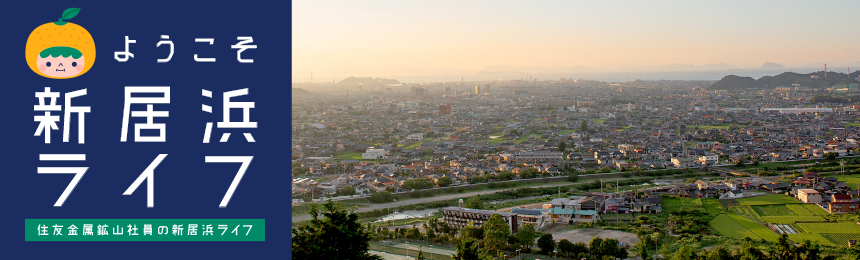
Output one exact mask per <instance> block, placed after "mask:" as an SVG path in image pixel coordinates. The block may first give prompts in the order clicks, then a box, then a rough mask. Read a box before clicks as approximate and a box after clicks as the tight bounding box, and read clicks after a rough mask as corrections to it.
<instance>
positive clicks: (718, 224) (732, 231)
mask: <svg viewBox="0 0 860 260" xmlns="http://www.w3.org/2000/svg"><path fill="white" fill-rule="evenodd" d="M708 225H709V226H711V227H713V228H714V229H715V230H717V232H720V234H722V235H723V236H727V237H732V238H738V239H742V238H744V237H749V238H752V239H761V237H759V236H758V235H756V234H755V233H753V232H752V231H750V230H749V229H747V228H745V227H744V226H742V225H741V224H740V223H738V222H737V221H735V220H734V219H732V218H731V217H729V215H727V214H721V215H719V216H717V217H716V218H714V219H713V220H711V222H708Z"/></svg>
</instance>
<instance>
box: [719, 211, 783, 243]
mask: <svg viewBox="0 0 860 260" xmlns="http://www.w3.org/2000/svg"><path fill="white" fill-rule="evenodd" d="M729 217H730V218H732V219H734V220H735V221H736V222H737V223H738V224H741V226H743V227H745V228H747V229H749V230H750V231H751V232H753V233H754V234H756V235H758V236H759V237H760V238H764V239H765V240H767V241H771V242H774V241H777V240H778V239H779V235H777V234H776V233H775V232H773V230H770V228H768V227H766V226H764V225H762V224H759V223H756V222H755V221H752V220H750V219H748V218H745V217H742V216H738V215H729Z"/></svg>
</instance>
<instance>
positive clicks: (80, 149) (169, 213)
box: [0, 1, 292, 259]
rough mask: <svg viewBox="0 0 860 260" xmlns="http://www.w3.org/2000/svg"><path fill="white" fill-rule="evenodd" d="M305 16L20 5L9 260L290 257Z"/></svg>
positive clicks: (5, 178) (219, 8) (6, 49)
mask: <svg viewBox="0 0 860 260" xmlns="http://www.w3.org/2000/svg"><path fill="white" fill-rule="evenodd" d="M290 16H291V10H290V4H289V2H283V3H282V1H268V2H253V1H237V2H219V1H168V2H152V1H110V2H102V3H74V2H65V1H58V2H42V1H15V2H14V3H6V4H4V8H3V12H2V15H0V20H2V23H3V30H2V33H3V37H2V38H3V40H2V41H0V42H2V43H0V45H2V51H3V56H4V57H5V59H3V60H4V62H2V65H0V66H2V70H0V71H2V72H0V73H2V82H0V86H2V87H1V88H0V108H2V117H0V137H2V138H3V141H2V142H0V147H1V148H2V151H3V152H2V154H0V162H2V168H0V219H2V223H4V225H5V228H4V230H3V231H2V232H0V241H2V242H0V259H289V258H290V230H291V225H290V207H289V203H288V200H289V198H288V197H289V194H290V190H289V189H290V186H289V184H290V170H289V169H290V165H289V160H290V150H289V149H288V147H289V137H290V128H289V123H290V107H291V106H290V91H289V88H290V86H289V82H290V71H291V51H292V48H291V39H290V28H291V25H290V22H291V18H290Z"/></svg>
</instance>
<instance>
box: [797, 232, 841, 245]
mask: <svg viewBox="0 0 860 260" xmlns="http://www.w3.org/2000/svg"><path fill="white" fill-rule="evenodd" d="M788 239H791V241H794V242H795V243H803V241H805V240H809V241H812V242H816V243H818V244H819V245H827V246H833V245H834V244H833V242H831V241H830V240H829V239H827V238H826V237H824V236H823V235H821V234H807V233H802V234H789V235H788ZM846 243H847V242H846Z"/></svg>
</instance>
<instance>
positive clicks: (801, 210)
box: [785, 204, 815, 216]
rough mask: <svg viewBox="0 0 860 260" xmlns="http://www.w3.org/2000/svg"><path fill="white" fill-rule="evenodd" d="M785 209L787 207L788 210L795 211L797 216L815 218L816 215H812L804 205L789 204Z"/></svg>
mask: <svg viewBox="0 0 860 260" xmlns="http://www.w3.org/2000/svg"><path fill="white" fill-rule="evenodd" d="M785 207H787V208H788V209H790V210H791V211H793V212H794V214H795V215H797V216H814V215H815V214H812V212H811V211H809V210H808V209H806V207H804V206H803V205H799V204H788V205H785Z"/></svg>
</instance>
